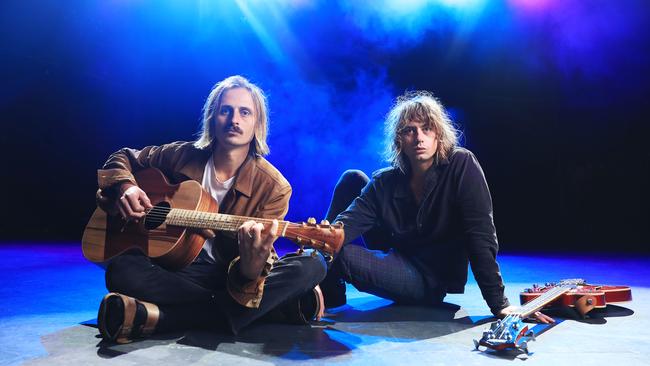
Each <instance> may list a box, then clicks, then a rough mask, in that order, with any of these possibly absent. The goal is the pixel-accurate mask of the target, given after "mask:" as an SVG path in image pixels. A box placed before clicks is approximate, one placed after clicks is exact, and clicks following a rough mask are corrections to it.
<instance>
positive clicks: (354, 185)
mask: <svg viewBox="0 0 650 366" xmlns="http://www.w3.org/2000/svg"><path fill="white" fill-rule="evenodd" d="M369 181H370V179H369V178H368V176H367V175H366V173H364V172H362V171H361V170H357V169H348V170H346V171H345V172H343V174H341V177H340V178H339V181H338V183H336V189H345V190H354V191H356V192H361V189H363V187H365V186H366V184H368V182H369Z"/></svg>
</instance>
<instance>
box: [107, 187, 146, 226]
mask: <svg viewBox="0 0 650 366" xmlns="http://www.w3.org/2000/svg"><path fill="white" fill-rule="evenodd" d="M116 205H117V208H118V209H119V210H120V214H121V215H122V217H123V218H124V219H125V220H127V221H128V220H133V221H138V220H139V219H141V218H143V217H144V215H145V210H146V209H150V208H152V207H153V205H152V204H151V201H150V200H149V197H147V194H146V193H144V191H143V190H142V189H140V187H138V186H136V185H135V184H133V183H123V184H122V185H121V186H120V196H119V198H118V199H117V203H116Z"/></svg>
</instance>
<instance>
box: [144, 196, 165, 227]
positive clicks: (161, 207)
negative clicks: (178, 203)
mask: <svg viewBox="0 0 650 366" xmlns="http://www.w3.org/2000/svg"><path fill="white" fill-rule="evenodd" d="M170 210H171V206H170V204H169V202H165V201H163V202H160V203H158V204H156V205H155V206H154V207H153V208H152V209H151V210H150V211H149V212H148V213H147V216H145V218H144V227H145V229H147V230H153V229H155V228H157V227H159V226H160V225H162V224H163V223H164V222H165V218H167V214H169V211H170Z"/></svg>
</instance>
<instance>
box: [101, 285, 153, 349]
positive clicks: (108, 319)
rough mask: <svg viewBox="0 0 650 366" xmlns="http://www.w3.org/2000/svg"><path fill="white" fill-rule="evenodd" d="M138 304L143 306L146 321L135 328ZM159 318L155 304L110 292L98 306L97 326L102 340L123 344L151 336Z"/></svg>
mask: <svg viewBox="0 0 650 366" xmlns="http://www.w3.org/2000/svg"><path fill="white" fill-rule="evenodd" d="M138 304H140V305H142V306H144V308H145V310H146V320H145V321H144V324H140V325H139V326H136V325H134V322H135V318H136V312H137V310H138ZM120 313H121V314H120ZM159 317H160V311H159V309H158V306H156V305H155V304H152V303H148V302H144V301H139V300H136V299H134V298H132V297H130V296H126V295H122V294H118V293H116V292H111V293H109V294H107V295H106V296H104V298H103V299H102V302H101V304H100V305H99V313H98V314H97V325H98V328H99V333H100V334H101V336H102V338H104V340H106V341H110V342H115V343H119V344H124V343H130V342H132V341H133V340H134V339H136V338H140V337H146V336H149V335H151V334H152V333H153V332H154V331H155V330H156V325H157V324H158V318H159ZM116 319H117V320H116Z"/></svg>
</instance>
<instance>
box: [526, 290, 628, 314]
mask: <svg viewBox="0 0 650 366" xmlns="http://www.w3.org/2000/svg"><path fill="white" fill-rule="evenodd" d="M553 287H554V286H553V285H550V286H544V287H537V286H533V288H532V289H527V290H526V291H524V292H522V293H520V294H519V300H520V302H521V304H526V303H528V302H529V301H531V300H533V299H536V298H538V297H539V296H541V295H542V294H544V293H545V292H546V291H548V290H549V289H550V288H553ZM583 296H589V297H590V299H591V300H592V301H593V304H592V305H593V307H594V308H600V309H602V308H605V307H607V304H608V303H611V302H623V301H630V300H632V290H631V289H630V287H629V286H602V285H579V286H577V287H576V288H574V289H571V290H570V291H568V292H566V293H564V294H563V295H562V296H560V297H559V298H557V299H555V300H554V301H552V302H550V303H548V304H547V305H546V306H545V307H547V308H552V307H562V306H569V307H574V306H575V304H576V303H577V302H578V300H579V299H581V298H582V297H583Z"/></svg>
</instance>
